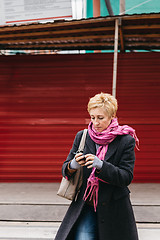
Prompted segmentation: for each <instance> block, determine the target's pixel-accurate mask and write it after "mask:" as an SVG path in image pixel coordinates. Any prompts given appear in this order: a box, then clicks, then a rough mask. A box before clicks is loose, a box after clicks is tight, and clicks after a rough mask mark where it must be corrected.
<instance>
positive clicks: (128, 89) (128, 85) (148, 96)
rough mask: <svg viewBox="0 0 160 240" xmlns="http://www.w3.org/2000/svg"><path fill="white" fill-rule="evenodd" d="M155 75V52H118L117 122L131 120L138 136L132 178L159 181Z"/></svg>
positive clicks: (159, 64)
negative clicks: (138, 148) (137, 149)
mask: <svg viewBox="0 0 160 240" xmlns="http://www.w3.org/2000/svg"><path fill="white" fill-rule="evenodd" d="M159 76H160V54H159V53H132V54H121V55H119V62H118V86H117V98H118V101H119V117H120V122H123V123H128V124H131V125H132V126H133V127H134V128H135V129H136V132H137V135H138V137H139V140H140V151H136V158H137V160H136V166H135V177H134V181H136V182H160V148H159V144H160V107H159V106H160V97H159V96H160V95H159V94H160V78H159Z"/></svg>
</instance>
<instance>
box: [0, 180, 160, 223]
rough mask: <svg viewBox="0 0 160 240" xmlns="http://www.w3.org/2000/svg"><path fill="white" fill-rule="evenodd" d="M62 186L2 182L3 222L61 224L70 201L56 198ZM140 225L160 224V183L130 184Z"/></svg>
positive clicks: (1, 215) (132, 199) (1, 205)
mask: <svg viewBox="0 0 160 240" xmlns="http://www.w3.org/2000/svg"><path fill="white" fill-rule="evenodd" d="M58 187H59V183H0V193H1V194H0V221H38V222H41V221H42V222H43V221H48V222H49V221H51V222H60V221H62V219H63V216H64V214H65V212H66V211H67V208H68V206H69V204H70V201H68V200H66V199H63V198H61V197H59V196H57V194H56V193H57V189H58ZM129 188H130V190H131V202H132V205H133V208H134V212H135V217H136V221H137V223H160V184H155V183H149V184H138V183H137V184H131V185H130V186H129Z"/></svg>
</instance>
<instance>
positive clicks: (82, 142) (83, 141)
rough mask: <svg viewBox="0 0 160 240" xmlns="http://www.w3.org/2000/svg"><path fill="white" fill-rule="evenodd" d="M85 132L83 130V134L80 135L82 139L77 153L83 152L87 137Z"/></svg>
mask: <svg viewBox="0 0 160 240" xmlns="http://www.w3.org/2000/svg"><path fill="white" fill-rule="evenodd" d="M87 131H88V129H84V130H83V134H82V138H81V141H80V144H79V148H78V151H79V152H80V151H83V149H84V145H85V141H86V136H87Z"/></svg>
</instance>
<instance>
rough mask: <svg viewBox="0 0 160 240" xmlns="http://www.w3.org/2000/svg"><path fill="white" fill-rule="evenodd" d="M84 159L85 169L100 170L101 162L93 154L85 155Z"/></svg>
mask: <svg viewBox="0 0 160 240" xmlns="http://www.w3.org/2000/svg"><path fill="white" fill-rule="evenodd" d="M85 157H86V161H85V162H86V163H85V166H86V167H87V168H92V167H95V168H97V169H98V170H100V169H101V168H102V165H103V162H102V160H100V159H99V158H98V157H97V156H95V155H93V154H86V155H85Z"/></svg>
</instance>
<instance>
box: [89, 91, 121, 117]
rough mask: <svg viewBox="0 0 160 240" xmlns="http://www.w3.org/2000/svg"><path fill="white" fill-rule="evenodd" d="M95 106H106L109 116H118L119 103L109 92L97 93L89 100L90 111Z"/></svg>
mask: <svg viewBox="0 0 160 240" xmlns="http://www.w3.org/2000/svg"><path fill="white" fill-rule="evenodd" d="M93 108H104V110H105V111H106V112H107V114H108V117H109V118H112V117H116V112H117V109H118V103H117V100H116V98H115V97H113V96H112V95H111V94H108V93H100V94H96V95H95V96H94V97H92V98H90V100H89V102H88V112H90V110H91V109H93Z"/></svg>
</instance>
